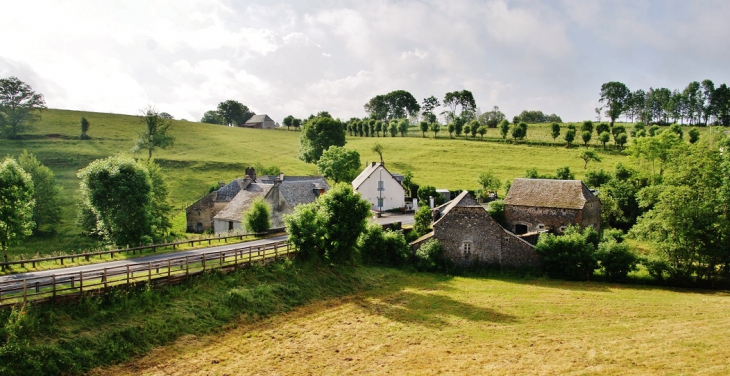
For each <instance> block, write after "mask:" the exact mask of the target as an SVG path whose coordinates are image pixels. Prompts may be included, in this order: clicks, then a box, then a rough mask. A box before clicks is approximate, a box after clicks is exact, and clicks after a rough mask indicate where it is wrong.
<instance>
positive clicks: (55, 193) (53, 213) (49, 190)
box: [18, 150, 61, 233]
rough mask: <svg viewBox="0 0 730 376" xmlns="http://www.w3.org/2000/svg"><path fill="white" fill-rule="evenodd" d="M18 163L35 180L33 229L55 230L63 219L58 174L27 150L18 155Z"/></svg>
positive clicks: (50, 231)
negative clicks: (57, 181) (57, 180)
mask: <svg viewBox="0 0 730 376" xmlns="http://www.w3.org/2000/svg"><path fill="white" fill-rule="evenodd" d="M18 164H19V165H20V167H21V168H22V169H23V170H24V171H25V172H27V173H28V174H29V175H30V177H31V179H32V180H33V200H34V201H35V206H34V207H33V222H34V223H35V227H33V230H34V231H40V232H45V233H52V232H55V230H56V226H57V225H58V222H59V220H60V219H61V197H60V196H61V189H60V187H59V185H58V184H57V183H56V176H55V175H54V174H53V171H51V169H50V168H48V167H47V166H44V165H43V164H42V163H41V162H40V161H39V160H38V158H36V157H35V155H33V154H31V153H28V151H27V150H23V153H22V154H20V156H18Z"/></svg>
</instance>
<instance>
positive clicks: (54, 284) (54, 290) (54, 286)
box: [51, 274, 56, 300]
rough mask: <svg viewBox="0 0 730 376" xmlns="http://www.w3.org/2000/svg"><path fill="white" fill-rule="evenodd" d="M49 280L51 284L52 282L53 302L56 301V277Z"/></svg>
mask: <svg viewBox="0 0 730 376" xmlns="http://www.w3.org/2000/svg"><path fill="white" fill-rule="evenodd" d="M51 278H52V280H51V282H53V300H56V275H55V274H54V275H52V276H51Z"/></svg>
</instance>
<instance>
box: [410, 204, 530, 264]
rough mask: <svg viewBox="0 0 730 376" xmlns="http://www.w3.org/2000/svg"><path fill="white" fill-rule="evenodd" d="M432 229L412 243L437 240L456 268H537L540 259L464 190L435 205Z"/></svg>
mask: <svg viewBox="0 0 730 376" xmlns="http://www.w3.org/2000/svg"><path fill="white" fill-rule="evenodd" d="M433 213H434V217H435V218H436V217H438V219H437V220H435V221H434V222H433V231H432V232H431V233H428V234H426V235H424V236H422V237H420V238H419V239H417V240H416V241H414V242H413V243H411V244H410V245H411V248H412V249H414V250H415V249H418V247H420V246H421V244H423V243H424V242H426V241H427V240H429V239H436V240H438V241H439V243H441V245H442V246H443V248H444V255H445V256H446V257H448V258H449V259H451V260H453V261H454V264H455V265H456V266H459V267H469V266H473V265H499V266H503V267H530V268H539V267H540V266H541V265H542V258H541V257H540V255H538V254H537V252H536V251H535V247H534V246H533V245H532V244H530V243H528V242H527V241H525V240H523V239H521V238H520V237H518V236H516V235H515V234H513V233H511V232H509V231H507V230H505V229H504V228H503V227H502V226H500V225H499V223H497V222H496V221H495V220H494V219H492V217H491V216H490V215H489V213H487V210H486V208H485V207H483V206H482V205H479V204H477V202H476V200H475V199H474V197H472V196H471V195H470V194H469V192H467V191H464V192H462V193H461V194H460V195H458V196H457V197H456V198H454V199H453V200H451V201H450V202H448V203H447V204H445V205H442V206H440V207H439V208H435V209H434V211H433Z"/></svg>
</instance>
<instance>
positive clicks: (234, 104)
mask: <svg viewBox="0 0 730 376" xmlns="http://www.w3.org/2000/svg"><path fill="white" fill-rule="evenodd" d="M218 115H220V117H221V118H222V119H223V122H224V124H226V125H228V126H229V127H232V126H234V125H238V126H240V125H243V124H244V123H245V122H246V120H248V119H250V118H251V116H254V115H256V114H255V113H253V112H252V111H250V110H249V109H248V107H247V106H246V105H244V104H243V103H241V102H239V101H235V100H233V99H229V100H227V101H223V102H221V103H218Z"/></svg>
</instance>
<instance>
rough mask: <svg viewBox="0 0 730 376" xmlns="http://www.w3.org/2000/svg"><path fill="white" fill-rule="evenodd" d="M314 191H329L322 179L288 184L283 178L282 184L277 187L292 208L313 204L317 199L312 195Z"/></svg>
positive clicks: (289, 182)
mask: <svg viewBox="0 0 730 376" xmlns="http://www.w3.org/2000/svg"><path fill="white" fill-rule="evenodd" d="M315 189H318V190H319V189H324V190H329V185H327V182H325V181H324V179H323V178H318V179H313V180H300V181H288V182H287V181H286V178H285V179H284V182H283V183H281V184H280V185H279V192H280V193H281V195H283V196H284V200H286V202H287V203H289V205H291V206H292V207H295V206H297V205H300V204H308V203H310V202H314V200H316V199H317V195H315V193H314V190H315Z"/></svg>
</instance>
